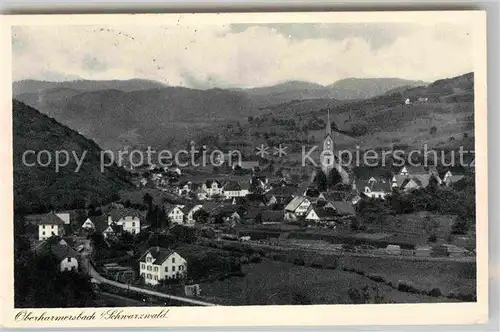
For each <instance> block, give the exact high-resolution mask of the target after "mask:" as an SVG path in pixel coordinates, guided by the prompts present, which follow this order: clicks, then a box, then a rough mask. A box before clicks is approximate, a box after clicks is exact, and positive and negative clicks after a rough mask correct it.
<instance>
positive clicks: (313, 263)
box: [311, 262, 323, 269]
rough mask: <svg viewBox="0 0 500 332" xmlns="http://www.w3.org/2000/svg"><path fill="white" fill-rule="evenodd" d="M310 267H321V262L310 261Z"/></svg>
mask: <svg viewBox="0 0 500 332" xmlns="http://www.w3.org/2000/svg"><path fill="white" fill-rule="evenodd" d="M311 267H313V268H315V269H322V268H323V264H321V263H320V262H312V263H311Z"/></svg>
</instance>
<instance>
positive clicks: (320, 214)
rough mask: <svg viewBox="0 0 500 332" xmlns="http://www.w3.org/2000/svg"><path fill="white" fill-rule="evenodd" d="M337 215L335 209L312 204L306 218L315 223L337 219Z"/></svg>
mask: <svg viewBox="0 0 500 332" xmlns="http://www.w3.org/2000/svg"><path fill="white" fill-rule="evenodd" d="M336 217H337V214H336V212H335V210H334V209H331V208H322V207H313V206H311V208H310V209H309V211H308V212H307V214H306V217H305V219H306V220H307V221H311V222H315V223H327V222H332V221H335V219H336Z"/></svg>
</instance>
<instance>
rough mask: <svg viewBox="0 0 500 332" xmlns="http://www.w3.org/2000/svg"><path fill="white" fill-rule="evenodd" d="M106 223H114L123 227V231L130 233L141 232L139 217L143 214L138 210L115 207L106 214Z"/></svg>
mask: <svg viewBox="0 0 500 332" xmlns="http://www.w3.org/2000/svg"><path fill="white" fill-rule="evenodd" d="M107 216H108V225H111V224H113V223H114V224H116V225H118V226H121V227H122V228H123V231H125V232H128V233H130V234H139V233H140V232H141V218H143V214H142V213H141V211H139V210H135V209H130V208H125V209H115V210H112V211H110V212H109V213H108V214H107Z"/></svg>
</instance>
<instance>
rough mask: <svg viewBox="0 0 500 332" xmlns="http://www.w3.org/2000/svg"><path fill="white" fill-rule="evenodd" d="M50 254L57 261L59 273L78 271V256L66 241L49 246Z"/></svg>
mask: <svg viewBox="0 0 500 332" xmlns="http://www.w3.org/2000/svg"><path fill="white" fill-rule="evenodd" d="M50 252H51V253H52V255H54V256H55V257H56V258H57V259H58V261H59V268H60V271H61V272H64V271H75V272H76V271H78V265H79V264H78V254H77V253H76V251H75V250H74V249H73V248H72V247H71V246H70V245H69V244H68V243H67V242H66V241H64V242H63V241H61V242H59V243H57V244H51V245H50Z"/></svg>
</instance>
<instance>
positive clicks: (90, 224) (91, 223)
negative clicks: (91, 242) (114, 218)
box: [82, 218, 95, 230]
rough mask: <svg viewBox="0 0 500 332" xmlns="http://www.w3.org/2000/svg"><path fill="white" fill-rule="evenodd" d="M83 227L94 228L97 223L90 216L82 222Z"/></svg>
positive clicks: (86, 228) (85, 228)
mask: <svg viewBox="0 0 500 332" xmlns="http://www.w3.org/2000/svg"><path fill="white" fill-rule="evenodd" d="M82 228H83V229H84V230H92V229H95V224H94V223H93V222H92V220H90V218H87V220H85V222H84V223H83V224H82Z"/></svg>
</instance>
